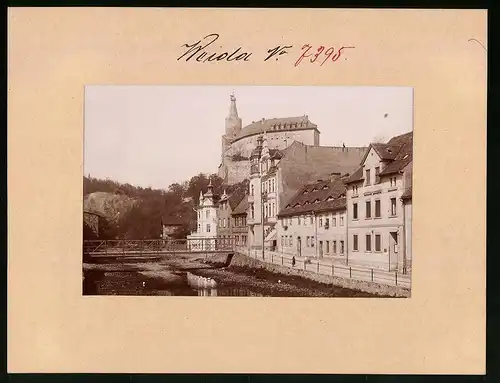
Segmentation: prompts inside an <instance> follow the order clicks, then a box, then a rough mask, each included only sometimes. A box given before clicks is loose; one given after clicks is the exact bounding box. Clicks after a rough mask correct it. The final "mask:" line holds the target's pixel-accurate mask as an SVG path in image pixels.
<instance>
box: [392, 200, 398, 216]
mask: <svg viewBox="0 0 500 383" xmlns="http://www.w3.org/2000/svg"><path fill="white" fill-rule="evenodd" d="M396 213H397V211H396V198H391V215H392V216H395V215H396Z"/></svg>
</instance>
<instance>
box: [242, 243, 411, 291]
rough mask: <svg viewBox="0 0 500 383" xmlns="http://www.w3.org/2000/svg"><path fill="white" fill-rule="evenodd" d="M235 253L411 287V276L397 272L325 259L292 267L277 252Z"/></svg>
mask: <svg viewBox="0 0 500 383" xmlns="http://www.w3.org/2000/svg"><path fill="white" fill-rule="evenodd" d="M236 251H237V252H239V253H241V254H245V255H248V256H249V257H250V258H254V259H257V260H259V261H264V262H267V263H271V264H274V265H279V266H285V267H290V268H292V269H294V270H304V271H310V272H314V273H317V274H321V275H328V276H332V277H339V278H344V279H353V280H358V281H364V282H373V283H380V284H383V285H389V286H400V287H404V288H410V287H411V276H410V275H404V274H401V273H398V272H397V271H391V272H389V271H383V270H377V269H373V268H363V267H356V266H349V265H343V264H338V263H334V262H332V261H330V262H328V261H327V260H326V259H319V260H310V261H307V260H306V259H305V258H296V259H295V265H294V264H293V256H290V255H286V254H282V253H278V252H272V251H265V252H264V258H263V257H262V250H253V249H247V248H241V247H237V248H236Z"/></svg>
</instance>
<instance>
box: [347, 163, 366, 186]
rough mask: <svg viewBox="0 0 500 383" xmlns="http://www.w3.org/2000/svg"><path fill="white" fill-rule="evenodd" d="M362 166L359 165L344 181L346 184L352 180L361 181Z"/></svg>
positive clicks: (362, 178) (362, 177)
mask: <svg viewBox="0 0 500 383" xmlns="http://www.w3.org/2000/svg"><path fill="white" fill-rule="evenodd" d="M363 180H364V176H363V166H360V167H359V168H358V170H356V171H355V172H354V173H352V175H351V176H350V177H349V178H348V179H347V180H346V181H345V183H346V184H350V183H353V182H359V181H363Z"/></svg>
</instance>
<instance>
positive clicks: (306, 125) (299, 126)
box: [233, 116, 318, 142]
mask: <svg viewBox="0 0 500 383" xmlns="http://www.w3.org/2000/svg"><path fill="white" fill-rule="evenodd" d="M305 129H318V126H317V125H316V124H314V123H312V122H311V121H309V117H307V116H300V117H283V118H270V119H264V118H263V119H262V120H260V121H254V122H252V123H251V124H249V125H247V126H245V127H244V128H243V129H241V131H240V132H239V133H238V134H237V135H236V137H235V138H234V139H233V142H234V141H237V140H239V139H241V138H243V137H248V136H252V135H254V134H260V133H264V131H267V132H273V131H290V130H305Z"/></svg>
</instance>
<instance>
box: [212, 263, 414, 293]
mask: <svg viewBox="0 0 500 383" xmlns="http://www.w3.org/2000/svg"><path fill="white" fill-rule="evenodd" d="M205 262H206V263H209V264H211V265H217V266H221V265H224V266H226V267H228V269H229V270H233V271H240V272H241V271H245V270H266V271H268V272H270V273H273V274H279V275H288V276H296V277H300V278H304V279H307V280H311V281H314V282H318V283H322V284H326V285H333V286H337V287H342V288H345V289H351V290H357V291H363V292H366V293H370V294H376V295H383V296H392V297H410V290H409V289H408V288H405V287H401V286H389V285H384V284H380V283H374V282H367V281H361V280H356V279H349V278H342V277H336V276H330V275H325V274H320V273H316V272H313V271H307V270H302V269H300V268H292V267H289V266H281V265H277V264H273V263H269V262H263V261H260V260H258V259H254V258H251V257H248V256H246V255H242V254H239V253H236V254H234V255H228V254H215V255H210V256H207V257H206V259H205Z"/></svg>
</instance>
